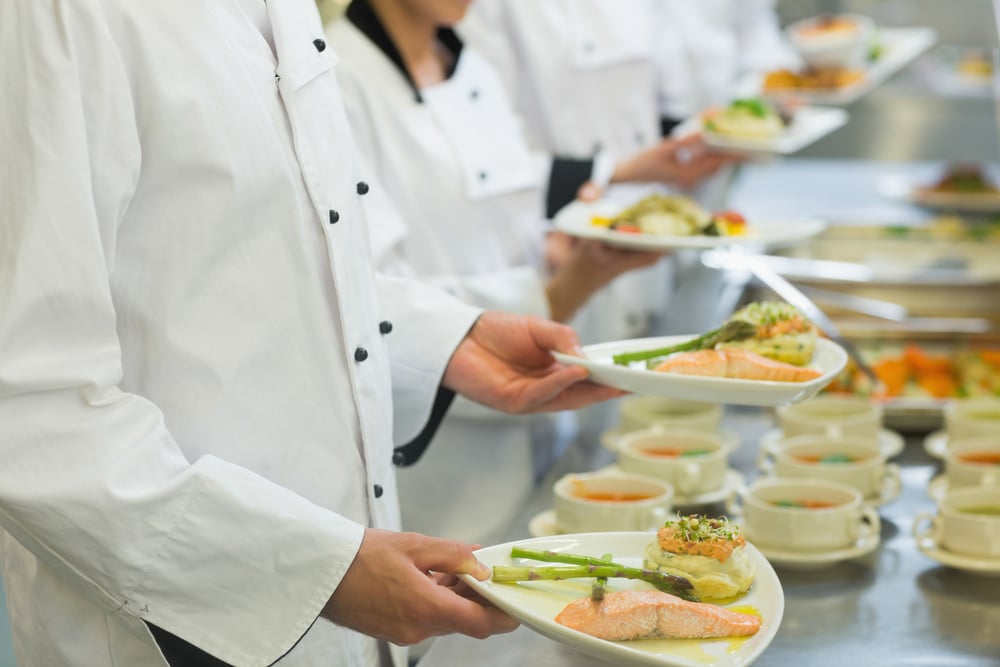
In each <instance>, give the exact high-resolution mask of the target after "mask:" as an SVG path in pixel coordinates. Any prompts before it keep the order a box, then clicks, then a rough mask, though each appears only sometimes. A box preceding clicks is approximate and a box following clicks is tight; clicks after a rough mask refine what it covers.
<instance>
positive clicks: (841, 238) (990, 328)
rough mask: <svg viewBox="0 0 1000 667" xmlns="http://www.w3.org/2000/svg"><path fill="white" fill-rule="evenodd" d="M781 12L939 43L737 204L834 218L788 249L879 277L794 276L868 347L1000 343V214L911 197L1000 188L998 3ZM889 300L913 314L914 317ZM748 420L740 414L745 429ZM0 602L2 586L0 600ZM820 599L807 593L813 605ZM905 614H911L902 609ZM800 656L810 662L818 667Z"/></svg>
mask: <svg viewBox="0 0 1000 667" xmlns="http://www.w3.org/2000/svg"><path fill="white" fill-rule="evenodd" d="M540 1H543V2H544V1H545V0H540ZM609 1H612V0H609ZM692 1H695V0H692ZM344 4H346V3H344V2H342V0H320V3H319V5H320V9H321V12H322V13H323V15H324V17H325V18H327V19H329V18H332V17H334V16H336V15H337V14H338V12H339V11H341V10H342V7H343V5H344ZM777 10H778V14H779V16H780V20H781V24H782V25H787V24H789V23H791V22H792V21H795V20H797V19H801V18H806V17H810V16H815V15H818V14H823V13H838V12H856V13H860V14H864V15H867V16H870V17H872V18H873V19H874V20H875V22H876V24H877V25H878V26H879V27H880V28H885V29H890V28H895V27H900V28H907V27H913V26H919V27H925V28H929V29H931V31H932V34H933V41H932V43H930V44H929V45H928V47H927V49H926V51H924V52H923V54H922V55H920V56H919V57H917V58H915V59H914V60H913V61H912V62H911V63H909V64H908V65H907V66H905V67H903V69H902V70H901V71H900V72H899V73H898V74H896V75H895V76H893V77H892V78H891V79H890V80H888V81H887V82H885V83H884V84H882V85H880V86H878V87H877V88H876V89H874V90H872V91H871V92H869V93H867V94H866V95H864V96H863V97H861V98H860V99H858V100H857V101H854V102H852V103H850V104H847V105H846V107H845V108H846V109H847V110H848V112H849V114H850V119H849V121H848V123H847V124H846V126H844V127H843V128H841V129H839V130H837V131H835V132H834V133H832V134H830V135H828V136H827V137H825V138H823V139H821V140H819V141H817V142H816V143H814V144H812V145H811V146H809V147H807V148H805V149H804V150H802V151H801V152H799V153H796V154H795V155H794V156H789V157H783V158H780V159H772V160H768V161H763V162H754V163H751V164H747V165H744V166H742V167H741V168H740V170H739V173H738V174H737V176H736V178H735V179H734V181H733V183H732V186H731V191H730V201H729V206H730V207H731V208H733V209H736V210H738V211H741V212H742V213H744V214H745V215H746V216H747V218H748V219H750V220H758V219H760V220H765V219H768V218H771V219H790V218H793V217H795V216H809V217H820V218H824V219H826V220H827V221H828V222H829V223H830V225H831V227H830V229H829V230H828V231H827V232H826V233H825V234H824V235H823V236H822V237H820V238H819V239H817V240H816V241H815V242H813V243H811V244H808V245H806V246H803V247H801V248H796V249H795V250H790V251H787V252H786V253H785V254H787V255H789V256H792V257H796V258H800V259H802V258H804V259H823V260H833V261H847V262H852V263H857V264H861V265H864V266H867V267H869V268H870V269H872V270H873V271H874V273H873V274H872V275H871V277H869V279H867V280H861V281H854V280H843V279H840V278H839V277H838V275H837V274H836V272H834V275H832V276H830V275H825V276H820V275H819V274H818V273H817V272H816V266H810V265H809V264H808V263H803V264H796V265H792V266H789V267H787V270H786V271H784V272H785V274H786V276H787V277H789V278H790V279H792V280H793V282H798V284H799V285H800V286H802V287H804V288H805V289H806V290H807V293H808V294H809V295H810V296H811V297H813V299H814V300H815V301H817V303H819V304H820V306H822V307H823V308H824V310H825V311H827V312H828V313H829V314H831V315H833V316H834V317H835V319H836V321H837V322H838V324H839V325H840V326H841V327H842V329H843V331H844V333H845V334H847V335H848V336H849V337H851V338H852V339H853V340H855V341H856V342H857V344H858V345H859V347H861V348H862V350H863V351H864V350H866V349H868V348H871V347H872V346H874V347H875V348H878V346H883V347H885V346H886V345H889V346H891V345H894V344H895V345H902V344H905V343H907V342H916V343H918V344H921V345H926V346H927V349H928V350H929V351H931V352H933V353H938V352H942V353H947V351H948V350H947V348H950V347H951V346H954V345H956V339H958V340H959V341H960V342H961V341H985V342H987V343H990V342H997V341H998V331H1000V298H998V295H1000V289H998V288H1000V212H998V213H996V214H993V213H986V214H983V213H968V212H965V211H953V210H931V209H929V208H924V207H920V206H916V205H914V204H912V203H910V202H909V201H908V199H907V197H906V195H907V193H908V191H909V189H910V188H912V187H913V186H914V185H916V184H930V183H932V182H933V181H934V180H935V179H936V178H938V177H940V176H941V174H942V173H943V171H944V169H945V168H946V167H947V166H948V165H949V164H950V163H955V162H962V163H970V164H974V165H977V166H981V167H982V168H983V169H984V173H985V174H987V175H988V176H990V177H991V178H993V179H994V182H998V183H1000V171H998V170H997V163H998V161H1000V145H998V114H997V108H996V95H995V90H996V84H997V82H996V78H997V77H996V74H995V70H994V63H995V60H996V48H997V22H996V20H995V17H994V8H993V5H992V3H991V2H990V0H950V1H949V2H940V0H870V1H865V0H858V1H848V0H842V1H838V0H779V2H778V3H777ZM333 46H334V48H336V45H333ZM887 230H889V231H887ZM906 230H909V231H906ZM845 275H846V274H845ZM747 290H748V291H747V292H746V293H745V294H744V295H743V298H744V299H745V298H747V297H748V296H753V295H757V294H762V295H766V294H767V290H766V289H765V288H763V287H762V286H759V285H755V284H754V283H752V282H749V283H747ZM893 305H895V306H902V307H903V308H905V309H906V312H905V314H902V315H901V311H900V310H899V309H893V308H892V306H893ZM866 346H867V347H866ZM744 416H745V415H744V414H743V413H741V412H740V411H735V416H734V418H735V419H736V420H737V422H738V420H739V419H740V418H742V417H744ZM896 417H897V418H898V419H899V420H900V421H899V422H898V424H897V425H898V426H899V427H900V428H901V429H903V430H906V429H908V428H911V427H912V428H913V429H915V430H916V431H921V430H922V431H923V432H926V431H927V430H929V429H933V428H938V427H939V426H940V412H939V411H934V410H931V411H928V410H922V411H921V410H918V411H915V412H909V413H907V412H906V411H905V410H901V411H899V412H898V413H897V415H896ZM914 441H915V442H919V441H918V440H914ZM917 449H918V450H919V447H917ZM913 465H914V469H915V470H917V471H918V473H919V474H918V475H917V477H919V478H920V479H925V478H926V477H927V475H928V474H932V473H933V472H934V471H935V470H936V468H935V466H937V465H938V464H937V462H935V461H933V460H930V459H919V458H916V459H913ZM920 475H923V477H920ZM904 480H905V475H904ZM903 518H905V517H903ZM923 565H925V566H928V567H929V566H932V565H933V563H932V562H931V561H926V562H924V563H923ZM803 581H804V580H802V579H796V578H795V577H792V578H791V579H790V580H788V581H786V582H784V583H785V584H786V586H788V585H789V584H791V586H792V587H793V588H792V590H794V586H795V585H803ZM869 584H870V582H869ZM831 585H835V580H831ZM858 585H859V586H860V585H861V584H858ZM920 586H921V588H922V590H923V593H924V594H925V595H924V597H925V598H927V600H926V601H929V602H933V600H934V597H935V596H938V597H942V599H944V601H945V603H946V604H947V605H950V606H951V607H949V608H952V607H954V606H955V605H956V602H955V599H954V598H953V597H952V596H951V594H950V593H949V592H948V590H946V589H949V587H950V591H951V592H954V591H955V590H956V586H957V587H958V589H961V590H964V591H966V592H967V593H968V594H969V595H975V593H974V589H975V582H974V581H972V582H970V581H963V580H954V579H949V578H948V576H944V577H943V578H941V577H938V578H935V577H930V578H928V577H927V576H924V575H921V584H920ZM851 590H853V589H851ZM786 592H787V591H786ZM2 593H3V591H2V588H0V597H2ZM927 593H934V595H930V596H928V595H926V594H927ZM858 595H861V593H858ZM818 599H819V598H818V597H816V595H811V597H809V600H810V601H811V603H812V604H813V606H815V605H816V604H818V602H817V600H818ZM802 604H805V603H804V602H803V603H802ZM952 611H953V613H954V614H957V615H959V616H961V615H962V614H964V613H966V610H965V609H963V608H957V607H955V608H954V609H952ZM899 613H900V614H902V615H905V614H906V613H908V612H907V611H906V610H905V609H901V610H900V612H899ZM909 613H911V614H912V613H914V612H913V609H911V610H910V612H909ZM786 620H790V621H791V622H792V627H791V629H789V630H788V632H789V633H791V635H790V638H789V639H788V640H787V641H786V644H788V645H793V644H794V643H795V642H794V639H795V637H796V635H795V630H794V626H795V623H794V621H795V618H789V616H788V615H787V614H786ZM845 622H846V623H850V621H845ZM890 625H891V624H890ZM893 627H894V626H893ZM967 634H969V633H967ZM971 635H974V636H972V637H971V638H970V637H966V638H965V639H966V647H968V646H969V645H972V646H976V645H977V644H976V642H977V641H981V640H983V638H984V637H985V635H982V634H981V633H971ZM780 639H781V636H780V635H779V642H780ZM803 641H805V639H804V636H803ZM979 646H981V644H980V645H979ZM959 648H961V647H959ZM977 650H978V649H974V650H972V652H971V653H970V654H969V659H968V660H963V659H961V658H954V656H953V658H954V659H952V660H951V661H949V663H948V664H962V665H965V664H968V665H972V664H998V663H997V662H995V661H993V662H989V663H987V662H985V661H986V660H988V659H987V658H986V657H985V656H984V655H982V654H979V653H977ZM771 652H772V653H773V649H772V651H771ZM767 655H769V654H765V658H766V657H767ZM799 655H800V656H803V655H804V654H802V653H800V654H799ZM993 655H994V657H995V655H996V653H994V654H993ZM977 656H978V657H977ZM439 660H440V658H439ZM802 660H803V661H802V662H801V664H813V663H808V662H806V661H805V658H804V657H803V658H802ZM977 660H979V661H978V662H977ZM762 662H763V661H762ZM857 662H858V664H871V663H866V662H865V661H864V660H858V661H857ZM14 664H15V663H14V657H13V651H12V648H11V645H10V637H9V631H8V630H7V617H6V605H5V604H0V667H10V666H13V665H14ZM438 664H447V663H445V662H443V661H441V662H439V663H438ZM817 664H819V663H817ZM828 664H832V663H828ZM883 664H888V663H883ZM928 664H930V663H928ZM934 664H944V663H934Z"/></svg>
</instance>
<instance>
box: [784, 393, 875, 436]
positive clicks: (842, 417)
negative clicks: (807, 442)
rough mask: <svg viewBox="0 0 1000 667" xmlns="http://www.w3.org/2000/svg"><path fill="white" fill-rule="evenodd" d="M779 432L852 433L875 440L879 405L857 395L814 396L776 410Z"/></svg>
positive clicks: (831, 434) (845, 434) (792, 434)
mask: <svg viewBox="0 0 1000 667" xmlns="http://www.w3.org/2000/svg"><path fill="white" fill-rule="evenodd" d="M775 412H776V414H777V417H778V425H779V426H780V427H781V432H782V435H783V436H784V437H786V438H793V437H795V436H798V435H810V434H815V433H821V434H824V435H827V436H829V437H831V438H840V437H844V436H851V437H857V438H866V439H869V440H872V441H875V442H877V441H878V434H879V431H880V430H881V429H882V412H883V410H882V406H881V405H879V404H878V403H872V402H871V401H869V400H868V399H866V398H861V397H858V396H816V397H815V398H811V399H809V400H808V401H802V402H801V403H794V404H792V405H782V406H779V407H778V408H776V409H775Z"/></svg>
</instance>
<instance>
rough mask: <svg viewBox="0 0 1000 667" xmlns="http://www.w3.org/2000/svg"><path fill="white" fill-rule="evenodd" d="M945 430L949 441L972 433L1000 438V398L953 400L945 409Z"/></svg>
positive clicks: (986, 397) (981, 397)
mask: <svg viewBox="0 0 1000 667" xmlns="http://www.w3.org/2000/svg"><path fill="white" fill-rule="evenodd" d="M944 430H945V433H947V435H948V442H949V443H951V442H952V441H954V440H958V439H960V438H965V437H968V436H972V435H992V436H996V437H998V438H1000V398H995V397H992V396H980V397H975V398H960V399H956V400H954V401H951V402H950V403H948V405H947V406H945V409H944ZM949 446H950V445H949Z"/></svg>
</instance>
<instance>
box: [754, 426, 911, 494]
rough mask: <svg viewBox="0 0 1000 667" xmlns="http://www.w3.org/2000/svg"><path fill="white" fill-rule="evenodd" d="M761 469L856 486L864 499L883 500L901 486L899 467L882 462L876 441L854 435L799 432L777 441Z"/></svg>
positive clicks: (883, 455)
mask: <svg viewBox="0 0 1000 667" xmlns="http://www.w3.org/2000/svg"><path fill="white" fill-rule="evenodd" d="M761 468H762V470H763V471H764V472H767V473H770V474H773V475H775V476H777V477H789V478H793V479H794V478H801V477H813V478H817V479H825V480H829V481H831V482H840V483H841V484H847V485H848V486H852V487H854V488H855V489H857V490H858V491H859V492H860V493H861V496H862V497H863V498H865V499H867V500H871V501H875V502H884V501H887V500H890V499H892V498H895V497H896V496H897V495H898V494H899V492H900V489H901V482H900V477H899V466H898V465H896V464H895V463H888V462H886V458H885V454H883V453H882V450H881V449H880V448H879V446H878V445H877V444H874V443H872V442H871V441H868V440H863V439H856V438H830V437H827V436H822V435H819V436H817V435H802V436H798V437H795V438H787V439H785V440H783V441H781V442H780V443H779V449H778V451H777V452H776V453H775V454H774V460H773V462H772V461H770V460H765V461H764V464H763V465H762V466H761Z"/></svg>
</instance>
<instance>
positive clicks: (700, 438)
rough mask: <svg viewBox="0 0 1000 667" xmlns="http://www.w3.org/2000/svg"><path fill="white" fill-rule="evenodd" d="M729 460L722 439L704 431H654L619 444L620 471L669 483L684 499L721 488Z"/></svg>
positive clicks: (635, 434) (628, 436)
mask: <svg viewBox="0 0 1000 667" xmlns="http://www.w3.org/2000/svg"><path fill="white" fill-rule="evenodd" d="M727 459H728V450H727V449H726V447H725V444H724V443H723V441H722V438H721V437H720V436H719V435H717V434H715V433H708V432H705V431H693V430H689V429H676V428H663V427H653V428H649V429H644V430H641V431H633V432H632V433H629V434H626V435H624V436H622V438H621V439H620V440H619V441H618V467H619V468H621V469H622V470H625V471H628V472H634V473H639V474H644V475H652V476H654V477H658V478H660V479H663V480H666V481H668V482H670V484H671V485H673V487H674V488H675V489H676V491H677V493H678V494H680V495H685V496H691V495H697V494H702V493H708V492H709V491H715V490H718V489H719V488H720V487H722V485H723V483H724V482H725V476H726V468H727Z"/></svg>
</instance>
